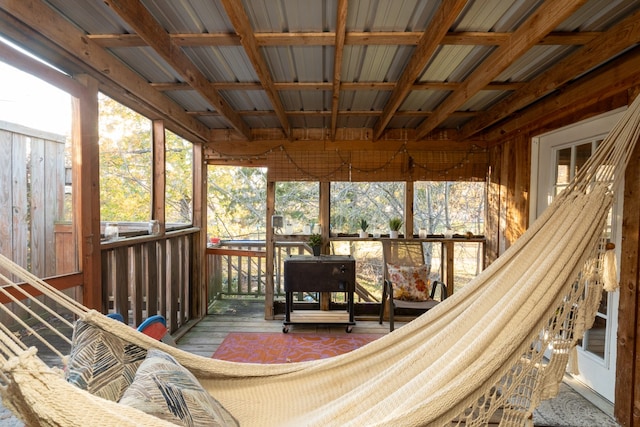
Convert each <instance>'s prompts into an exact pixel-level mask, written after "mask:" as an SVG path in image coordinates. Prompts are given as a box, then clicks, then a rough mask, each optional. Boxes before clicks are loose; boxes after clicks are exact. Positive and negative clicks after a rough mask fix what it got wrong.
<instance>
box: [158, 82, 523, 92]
mask: <svg viewBox="0 0 640 427" xmlns="http://www.w3.org/2000/svg"><path fill="white" fill-rule="evenodd" d="M150 85H151V86H152V87H154V88H155V89H157V90H159V91H171V90H193V88H192V87H191V86H189V85H188V84H187V83H150ZM211 85H212V86H213V87H214V88H216V90H219V91H220V90H262V85H261V84H260V82H216V83H211ZM460 85H461V83H457V82H418V83H414V84H413V86H412V87H411V90H447V91H453V90H456V89H457V88H458V87H460ZM524 85H525V83H524V82H492V83H489V84H488V85H487V87H485V88H484V89H483V90H518V89H520V88H522V87H523V86H524ZM395 86H396V83H395V82H342V83H340V90H344V91H347V90H348V91H354V90H355V91H365V90H375V91H381V90H386V91H392V90H393V88H394V87H395ZM273 87H274V88H275V89H276V90H278V91H281V90H300V91H304V90H309V91H318V90H319V91H328V90H333V83H330V82H282V83H274V84H273Z"/></svg>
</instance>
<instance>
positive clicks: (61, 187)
mask: <svg viewBox="0 0 640 427" xmlns="http://www.w3.org/2000/svg"><path fill="white" fill-rule="evenodd" d="M0 153H2V154H1V155H0V224H1V225H2V226H0V253H2V254H3V255H5V256H6V257H8V258H10V259H12V260H13V261H14V262H15V263H17V264H18V265H20V266H21V267H24V268H26V269H28V270H29V271H31V272H32V273H33V274H35V275H37V276H38V277H50V276H54V275H57V274H61V273H62V272H60V271H58V269H57V268H56V258H57V256H58V254H56V250H55V248H56V245H55V237H56V236H55V228H56V223H57V222H59V221H61V220H63V219H64V198H65V137H64V136H61V135H55V134H51V133H48V132H42V131H38V130H35V129H30V128H26V127H24V126H20V125H16V124H12V123H6V122H2V121H0Z"/></svg>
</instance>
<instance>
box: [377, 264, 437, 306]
mask: <svg viewBox="0 0 640 427" xmlns="http://www.w3.org/2000/svg"><path fill="white" fill-rule="evenodd" d="M387 272H388V274H389V281H390V282H391V284H392V286H393V298H394V299H399V300H404V301H429V300H431V297H430V288H431V287H430V284H431V281H430V280H429V278H428V277H427V276H428V275H429V269H428V266H427V265H420V266H415V267H414V266H405V265H397V264H387Z"/></svg>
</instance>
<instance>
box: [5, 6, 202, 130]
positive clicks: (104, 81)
mask: <svg viewBox="0 0 640 427" xmlns="http://www.w3.org/2000/svg"><path fill="white" fill-rule="evenodd" d="M0 8H1V9H2V10H3V12H2V14H0V16H2V19H8V16H11V17H12V19H13V20H19V21H20V22H21V23H22V25H24V26H25V27H29V28H37V29H38V35H37V36H36V35H34V34H30V33H26V34H24V35H23V36H24V38H25V39H28V41H33V40H36V39H37V38H39V37H46V39H47V42H48V43H50V44H51V45H52V46H55V47H56V49H58V50H59V51H60V52H56V54H55V56H57V57H58V58H59V57H60V56H61V55H64V56H65V60H66V61H67V62H68V63H70V64H71V63H73V64H75V66H76V67H77V69H79V70H82V71H80V73H87V74H90V75H93V76H94V77H95V78H96V79H97V80H98V84H99V89H100V91H102V92H104V93H106V94H107V95H109V96H112V97H113V98H115V99H119V100H120V102H124V101H125V99H123V98H127V99H126V100H128V101H131V100H132V99H133V98H135V102H136V103H137V104H138V107H139V110H141V111H144V112H146V114H148V115H149V117H150V118H164V119H166V120H167V121H169V122H171V123H173V124H175V125H176V126H177V127H178V128H180V130H181V131H184V132H182V134H185V133H186V134H188V135H190V138H192V139H193V140H194V141H198V142H202V141H206V140H207V139H208V138H207V135H208V132H207V129H206V128H205V126H204V125H203V124H202V123H201V122H198V121H197V120H195V119H194V118H192V117H190V116H189V115H188V114H186V113H185V112H184V111H183V109H182V108H181V107H180V106H179V105H178V104H177V103H176V102H174V101H173V100H171V99H169V98H167V97H166V96H164V95H163V94H162V93H161V92H160V91H157V90H155V89H153V88H151V87H150V86H149V84H148V83H147V82H146V81H145V80H143V79H142V78H141V77H140V76H139V75H138V74H137V73H135V72H134V71H132V70H131V69H130V68H129V67H127V66H125V65H124V64H122V63H121V62H120V61H117V60H115V58H114V57H113V55H111V54H110V53H109V52H107V51H106V50H105V49H103V48H102V47H100V46H98V44H97V43H95V42H93V41H92V40H89V39H87V38H86V37H85V36H86V35H85V33H84V32H82V31H80V30H79V29H78V28H77V27H75V26H74V25H72V24H71V23H69V21H68V20H66V19H64V18H63V17H61V16H59V15H58V14H54V13H51V8H50V7H49V6H47V5H45V4H44V3H43V2H42V1H39V0H22V1H19V2H11V3H10V4H8V3H0ZM3 25H4V22H3ZM3 25H2V26H0V27H2V30H3V31H4V30H6V28H5V27H4V26H3ZM23 31H27V30H25V29H23ZM76 72H77V70H76ZM40 77H42V78H45V79H46V77H45V76H43V75H41V76H40ZM119 95H122V96H119ZM174 129H176V128H174ZM177 133H179V134H180V133H181V132H177Z"/></svg>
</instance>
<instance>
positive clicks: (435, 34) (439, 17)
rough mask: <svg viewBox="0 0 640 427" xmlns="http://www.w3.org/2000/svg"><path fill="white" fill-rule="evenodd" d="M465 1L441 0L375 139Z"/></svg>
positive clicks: (409, 89)
mask: <svg viewBox="0 0 640 427" xmlns="http://www.w3.org/2000/svg"><path fill="white" fill-rule="evenodd" d="M466 4H467V2H466V0H451V1H448V2H442V3H441V4H440V7H438V10H437V11H436V12H435V15H434V17H433V19H432V21H431V24H430V25H429V26H428V27H427V29H426V31H425V32H424V33H423V34H422V36H421V38H420V41H419V42H418V45H417V46H416V49H415V51H414V52H413V55H412V56H411V58H410V59H409V63H408V64H407V66H406V67H405V69H404V72H403V73H402V76H400V79H399V80H398V83H397V84H396V87H395V88H394V90H393V92H392V93H391V97H390V98H389V101H388V102H387V104H386V105H385V107H384V112H383V114H382V116H381V117H380V118H379V119H378V121H377V123H376V125H375V127H374V129H373V139H378V138H380V135H382V132H384V130H385V128H386V126H387V124H389V121H391V118H392V117H393V114H394V113H395V112H396V110H397V109H398V108H399V107H400V104H401V103H402V101H404V99H405V98H406V96H407V94H408V93H409V92H410V91H411V88H412V87H413V84H414V82H415V81H416V79H417V77H418V76H419V75H420V73H421V72H422V70H423V69H424V67H425V65H426V64H427V63H428V61H429V59H431V57H432V56H433V54H434V53H435V52H436V49H437V48H438V46H439V45H440V44H441V42H442V39H443V38H444V36H445V35H446V34H447V29H448V28H450V27H451V25H452V24H453V22H454V21H455V19H456V18H457V17H458V15H459V14H460V11H461V10H462V9H463V8H464V6H465V5H466Z"/></svg>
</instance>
